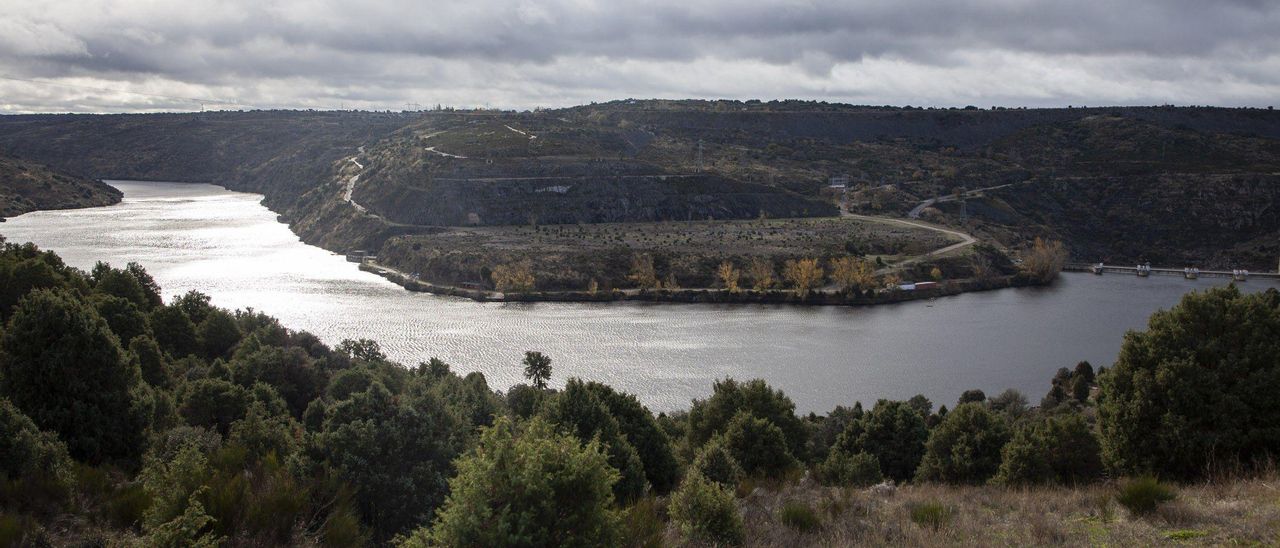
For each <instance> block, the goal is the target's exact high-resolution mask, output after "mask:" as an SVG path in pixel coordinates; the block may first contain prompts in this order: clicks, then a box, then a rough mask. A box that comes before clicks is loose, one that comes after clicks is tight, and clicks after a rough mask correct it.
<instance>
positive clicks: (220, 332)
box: [196, 309, 241, 359]
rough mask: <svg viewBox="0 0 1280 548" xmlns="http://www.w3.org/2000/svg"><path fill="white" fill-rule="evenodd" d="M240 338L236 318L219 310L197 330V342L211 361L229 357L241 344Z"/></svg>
mask: <svg viewBox="0 0 1280 548" xmlns="http://www.w3.org/2000/svg"><path fill="white" fill-rule="evenodd" d="M240 336H241V334H240V326H239V325H238V324H236V320H235V318H233V317H231V314H228V313H227V312H226V311H223V310H219V309H214V310H213V311H212V312H209V313H208V314H207V315H206V317H205V319H204V321H203V322H200V326H199V327H198V328H196V340H197V341H199V345H200V348H201V349H202V353H203V354H204V357H206V358H209V359H214V358H225V357H227V356H228V355H229V354H230V353H231V349H232V348H234V347H235V345H236V344H238V343H239V342H240Z"/></svg>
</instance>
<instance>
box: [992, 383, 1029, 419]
mask: <svg viewBox="0 0 1280 548" xmlns="http://www.w3.org/2000/svg"><path fill="white" fill-rule="evenodd" d="M1029 403H1030V402H1028V401H1027V397H1026V396H1024V395H1023V394H1022V392H1019V391H1017V390H1014V389H1012V388H1009V389H1007V390H1005V391H1004V392H1001V393H1000V394H999V395H997V396H996V397H994V398H991V399H990V400H987V405H988V406H989V407H990V408H991V410H992V411H995V412H996V413H1003V414H1004V416H1006V417H1008V418H1009V419H1010V420H1016V419H1019V418H1021V417H1022V416H1024V415H1026V414H1027V413H1028V412H1030V408H1029V407H1028V405H1029Z"/></svg>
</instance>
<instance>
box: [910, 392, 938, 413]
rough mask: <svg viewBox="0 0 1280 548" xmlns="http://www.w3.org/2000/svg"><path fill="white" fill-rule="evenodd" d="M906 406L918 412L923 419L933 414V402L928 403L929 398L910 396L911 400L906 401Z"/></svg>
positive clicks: (920, 395) (918, 395) (919, 395)
mask: <svg viewBox="0 0 1280 548" xmlns="http://www.w3.org/2000/svg"><path fill="white" fill-rule="evenodd" d="M907 405H910V406H911V408H912V409H915V410H916V411H919V412H920V415H921V416H923V417H928V416H929V415H931V414H933V402H931V401H929V398H926V397H924V394H916V395H914V396H911V399H909V400H907Z"/></svg>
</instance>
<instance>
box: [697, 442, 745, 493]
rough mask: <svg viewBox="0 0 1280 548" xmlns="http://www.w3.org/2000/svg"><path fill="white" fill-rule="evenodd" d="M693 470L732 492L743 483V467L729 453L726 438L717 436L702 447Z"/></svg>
mask: <svg viewBox="0 0 1280 548" xmlns="http://www.w3.org/2000/svg"><path fill="white" fill-rule="evenodd" d="M693 470H694V471H696V472H698V473H700V474H702V477H704V478H706V479H708V480H711V481H714V482H716V483H718V484H720V485H722V486H724V487H726V488H728V489H730V490H733V489H737V487H738V482H740V481H742V474H743V472H742V467H741V466H738V461H737V459H735V458H733V454H732V453H730V452H729V447H728V446H727V445H726V444H725V441H724V436H716V437H714V438H711V441H709V442H707V444H706V445H704V446H702V450H700V451H698V456H697V457H696V458H694V459H693Z"/></svg>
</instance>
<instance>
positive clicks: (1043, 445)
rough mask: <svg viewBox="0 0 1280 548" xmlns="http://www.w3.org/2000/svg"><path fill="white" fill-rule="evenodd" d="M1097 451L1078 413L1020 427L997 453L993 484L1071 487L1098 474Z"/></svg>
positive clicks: (1095, 442) (1092, 437)
mask: <svg viewBox="0 0 1280 548" xmlns="http://www.w3.org/2000/svg"><path fill="white" fill-rule="evenodd" d="M1100 451H1101V449H1100V448H1099V446H1098V439H1097V437H1095V436H1094V434H1093V430H1092V429H1091V428H1090V427H1089V423H1088V422H1087V421H1085V419H1084V416H1082V415H1080V414H1079V413H1067V414H1062V415H1057V416H1053V417H1048V418H1045V419H1042V420H1040V421H1038V422H1033V423H1030V424H1024V425H1022V427H1020V428H1018V430H1017V432H1015V433H1014V435H1013V438H1012V439H1011V440H1009V443H1007V444H1005V446H1004V449H1003V450H1001V463H1000V470H999V472H997V474H996V477H995V481H996V482H997V483H1001V484H1004V485H1020V484H1034V483H1045V482H1056V483H1062V484H1075V483H1081V482H1086V481H1091V480H1093V479H1096V478H1097V477H1098V476H1100V475H1101V474H1102V457H1101V454H1100Z"/></svg>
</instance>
